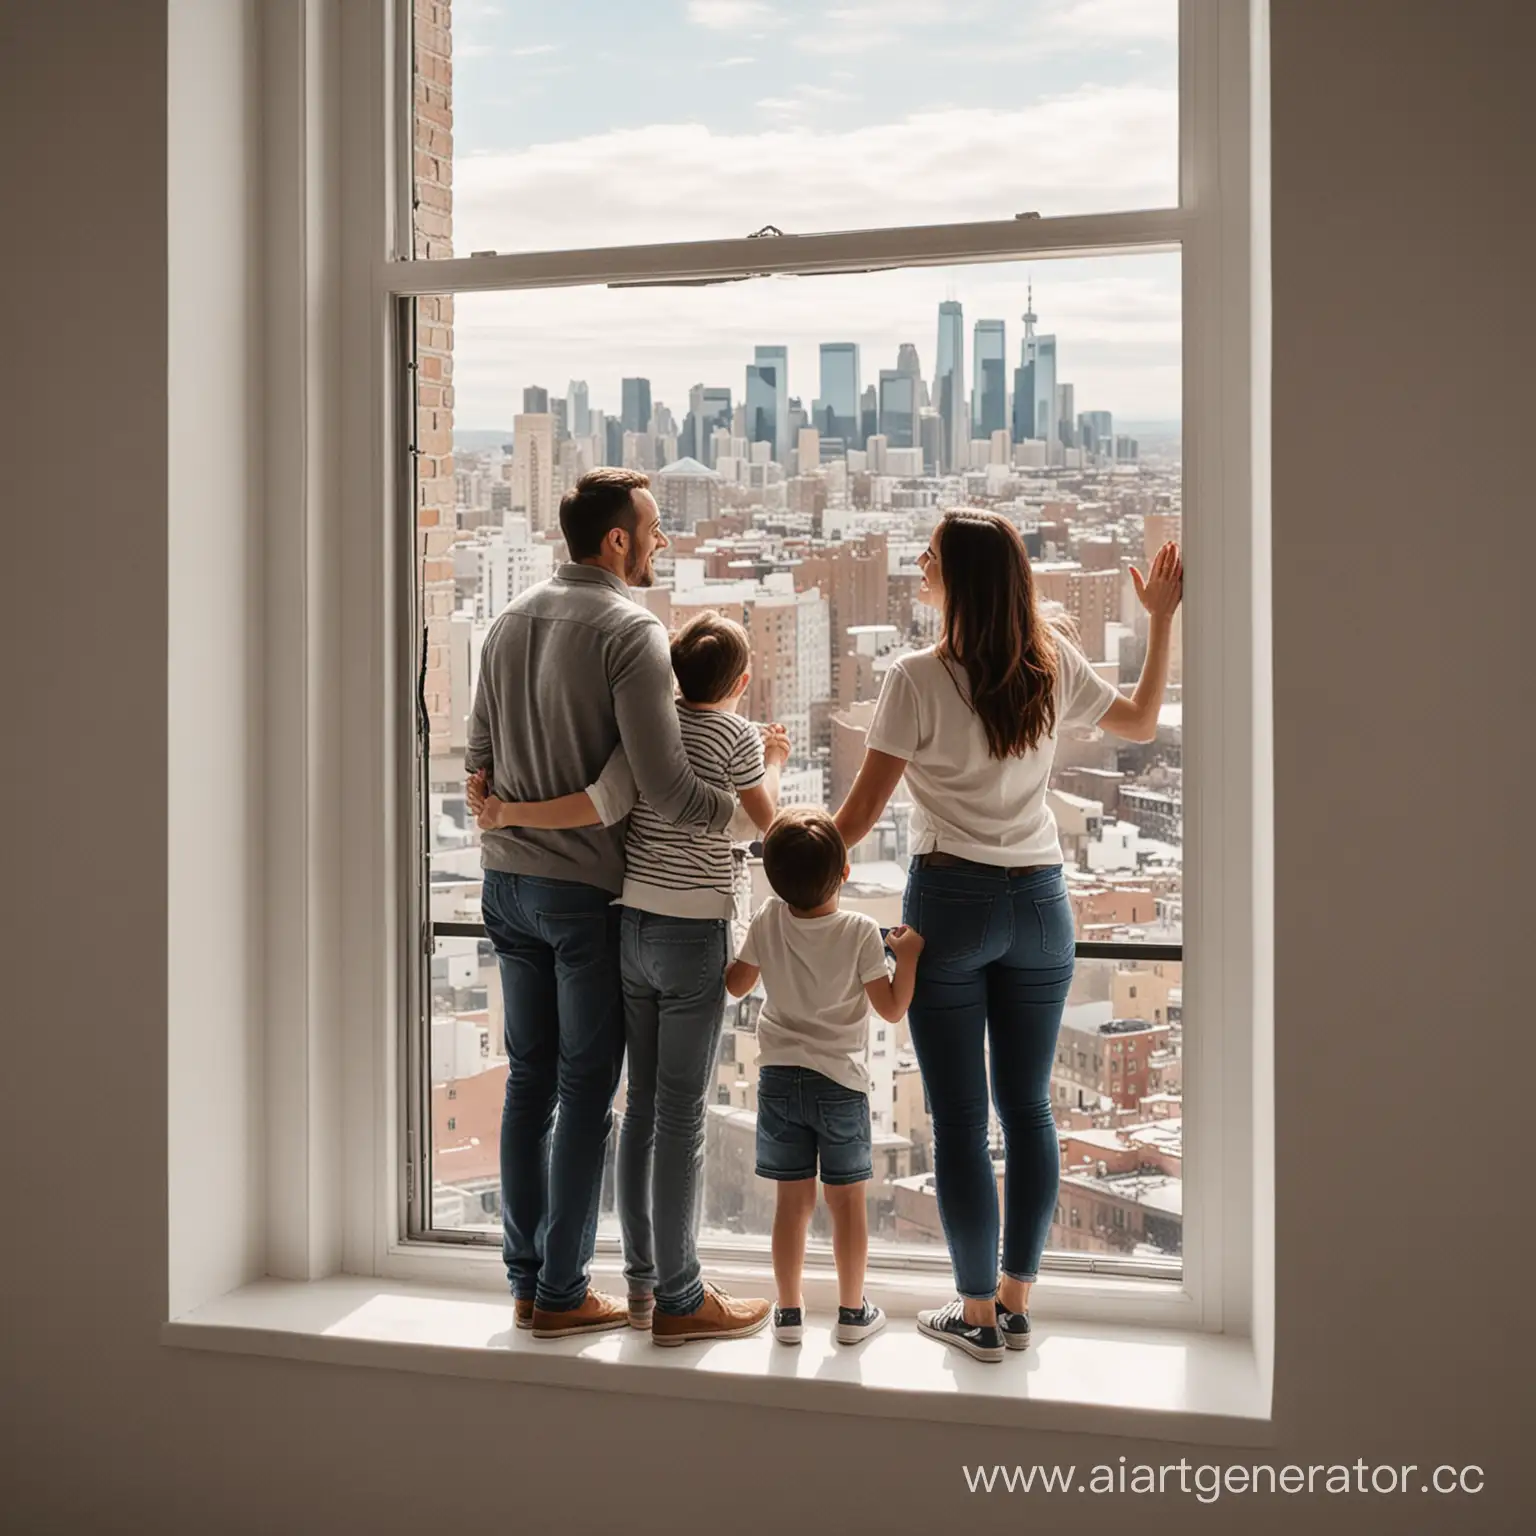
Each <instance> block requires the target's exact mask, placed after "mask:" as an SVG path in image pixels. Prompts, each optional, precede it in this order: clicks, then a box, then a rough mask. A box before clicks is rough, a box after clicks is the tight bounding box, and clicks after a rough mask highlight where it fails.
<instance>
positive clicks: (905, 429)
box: [880, 368, 921, 448]
mask: <svg viewBox="0 0 1536 1536" xmlns="http://www.w3.org/2000/svg"><path fill="white" fill-rule="evenodd" d="M920 383H921V380H919V379H918V378H916V377H915V376H914V375H912V374H910V373H905V372H903V371H902V370H901V369H900V368H882V369H881V370H880V434H881V436H882V437H884V438H885V440H886V446H887V447H889V448H916V447H917V446H918V442H917V412H918V403H917V391H918V387H919V385H920Z"/></svg>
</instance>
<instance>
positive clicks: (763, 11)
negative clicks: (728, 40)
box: [688, 0, 786, 32]
mask: <svg viewBox="0 0 1536 1536" xmlns="http://www.w3.org/2000/svg"><path fill="white" fill-rule="evenodd" d="M688 20H689V21H691V22H692V23H693V24H694V26H696V27H708V28H709V29H710V30H711V31H714V32H740V31H744V30H746V29H748V28H753V27H781V26H783V25H784V23H785V20H786V18H785V17H784V16H781V15H780V14H779V12H778V11H776V10H775V9H774V8H773V6H771V5H768V4H766V3H765V0H688Z"/></svg>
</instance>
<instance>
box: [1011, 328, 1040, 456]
mask: <svg viewBox="0 0 1536 1536" xmlns="http://www.w3.org/2000/svg"><path fill="white" fill-rule="evenodd" d="M1033 345H1034V343H1033V341H1032V340H1031V341H1030V342H1029V343H1027V344H1026V346H1027V348H1028V349H1029V351H1031V352H1032V351H1033ZM1034 435H1035V360H1034V357H1033V356H1029V357H1028V361H1026V362H1023V363H1021V364H1020V365H1019V366H1018V367H1017V368H1015V369H1014V370H1013V440H1014V442H1016V443H1022V442H1023V441H1024V439H1025V438H1027V437H1033V436H1034Z"/></svg>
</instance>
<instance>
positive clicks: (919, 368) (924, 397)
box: [896, 341, 928, 409]
mask: <svg viewBox="0 0 1536 1536" xmlns="http://www.w3.org/2000/svg"><path fill="white" fill-rule="evenodd" d="M896 371H897V373H910V374H911V375H912V377H913V378H914V379H916V380H917V404H918V408H919V409H921V408H922V407H923V406H925V405H927V404H928V387H927V385H925V384H924V383H923V365H922V364H921V363H920V362H919V361H918V359H917V348H916V347H915V346H914V345H913V344H912V343H911V342H910V341H904V342H902V344H901V345H900V346H899V347H897V348H896Z"/></svg>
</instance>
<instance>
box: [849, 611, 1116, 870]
mask: <svg viewBox="0 0 1536 1536" xmlns="http://www.w3.org/2000/svg"><path fill="white" fill-rule="evenodd" d="M1056 654H1057V656H1058V658H1059V660H1058V664H1057V672H1056V731H1058V732H1059V731H1060V730H1061V729H1062V728H1063V727H1064V726H1074V725H1077V726H1096V725H1097V724H1098V723H1099V721H1100V720H1102V719H1103V718H1104V712H1105V711H1106V710H1107V709H1108V708H1109V706H1110V705H1111V704H1113V703H1114V701H1115V700H1116V699H1117V698H1119V696H1120V695H1119V694H1118V693H1117V692H1116V690H1115V688H1114V686H1113V685H1112V684H1110V683H1107V682H1105V680H1104V679H1103V678H1102V677H1100V676H1099V675H1098V673H1097V672H1095V671H1094V670H1093V668H1092V667H1091V666H1090V665H1089V663H1088V659H1087V657H1085V656H1084V655H1083V653H1082V652H1081V651H1080V650H1078V649H1077V647H1076V646H1074V645H1073V644H1072V643H1071V642H1070V641H1068V640H1066V639H1063V638H1062V637H1061V636H1059V635H1058V636H1057V639H1056ZM866 745H868V746H869V747H871V748H873V749H874V750H875V751H876V752H886V753H889V754H890V755H891V756H892V757H900V758H905V759H906V763H907V769H906V781H907V788H908V790H909V791H910V792H911V795H912V818H911V823H910V832H911V838H910V848H911V851H912V852H913V853H914V854H917V853H949V854H953V855H954V856H955V857H956V858H960V859H970V860H972V861H974V862H975V863H977V864H1000V865H1004V866H1010V865H1022V864H1059V863H1061V843H1060V840H1059V839H1058V837H1057V835H1056V818H1055V817H1054V816H1053V815H1052V814H1051V808H1050V806H1049V805H1047V804H1046V798H1045V796H1046V789H1047V787H1048V785H1049V783H1050V777H1051V764H1052V763H1053V762H1054V761H1055V758H1056V736H1055V734H1052V735H1051V736H1049V737H1047V738H1045V739H1044V740H1042V741H1041V742H1040V744H1039V746H1037V747H1036V748H1035V749H1034V751H1032V752H1026V753H1025V754H1024V755H1023V756H1022V757H1007V758H1002V759H999V758H995V757H993V756H992V755H991V753H990V752H989V751H988V749H987V733H986V730H985V728H984V727H983V726H982V723H981V720H980V718H979V717H978V716H977V714H976V713H975V711H974V710H973V709H972V708H971V706H970V689H969V685H968V684H967V681H966V676H965V670H964V668H962V667H958V666H953V665H951V664H950V663H949V662H946V661H945V660H943V659H942V658H941V657H939V656H937V655H936V654H935V653H934V649H933V647H932V646H929V647H928V648H927V649H925V650H921V651H913V652H912V653H911V654H910V655H907V656H902V657H900V658H899V659H898V660H897V661H896V662H895V663H894V664H893V665H892V667H891V669H890V671H889V672H887V673H886V675H885V685H884V687H883V688H882V689H881V690H880V702H879V703H878V704H877V705H876V706H875V716H874V719H873V721H871V723H870V727H869V736H868V738H867V741H866Z"/></svg>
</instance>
